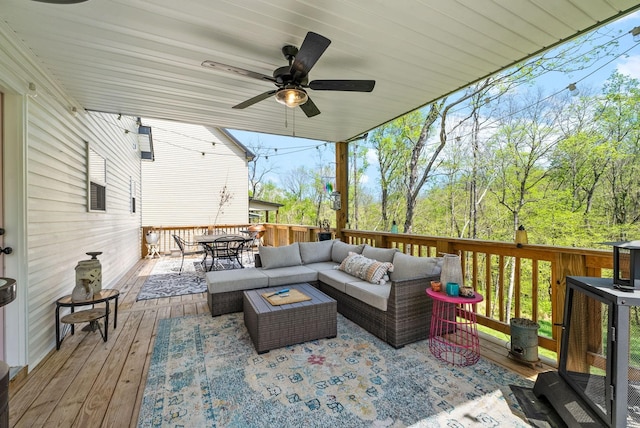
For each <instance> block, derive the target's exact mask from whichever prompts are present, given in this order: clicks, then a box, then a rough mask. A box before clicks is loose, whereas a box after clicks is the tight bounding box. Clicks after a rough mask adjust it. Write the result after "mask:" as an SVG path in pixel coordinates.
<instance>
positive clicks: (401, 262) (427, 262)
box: [389, 252, 442, 281]
mask: <svg viewBox="0 0 640 428" xmlns="http://www.w3.org/2000/svg"><path fill="white" fill-rule="evenodd" d="M393 266H394V267H395V269H394V271H393V272H392V273H391V274H390V275H389V278H390V279H391V280H392V281H400V280H403V279H413V278H420V277H426V276H431V275H439V274H440V271H441V270H442V257H414V256H410V255H408V254H403V253H401V252H397V253H396V254H395V255H394V256H393Z"/></svg>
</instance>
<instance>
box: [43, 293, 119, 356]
mask: <svg viewBox="0 0 640 428" xmlns="http://www.w3.org/2000/svg"><path fill="white" fill-rule="evenodd" d="M118 296H120V291H118V290H115V289H112V288H106V289H102V290H100V291H99V292H97V293H96V294H94V295H93V297H92V298H91V299H89V300H82V301H74V300H72V299H71V294H69V295H68V296H64V297H61V298H59V299H58V300H56V349H58V350H59V349H60V344H61V343H62V340H63V337H60V336H61V335H60V323H63V324H70V325H71V334H74V333H75V327H74V324H78V323H89V326H88V327H89V331H95V330H96V329H98V330H99V331H100V334H101V335H102V340H104V341H105V342H106V341H107V339H108V337H109V314H110V313H111V308H110V304H109V303H110V301H111V300H115V305H114V306H113V313H114V314H113V328H114V329H115V328H116V327H117V325H118ZM98 303H104V305H105V306H104V308H96V307H95V305H96V304H98ZM82 306H91V309H85V310H81V311H78V312H76V311H75V308H77V307H82ZM60 308H71V313H69V314H67V315H65V316H63V317H62V318H60ZM101 318H104V332H103V331H102V329H100V326H99V324H98V320H99V319H101Z"/></svg>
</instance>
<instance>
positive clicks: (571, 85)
mask: <svg viewBox="0 0 640 428" xmlns="http://www.w3.org/2000/svg"><path fill="white" fill-rule="evenodd" d="M567 89H568V90H569V93H570V94H571V96H572V97H577V96H578V95H580V90H579V89H578V88H577V87H576V84H575V83H569V86H567Z"/></svg>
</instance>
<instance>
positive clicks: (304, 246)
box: [298, 240, 334, 265]
mask: <svg viewBox="0 0 640 428" xmlns="http://www.w3.org/2000/svg"><path fill="white" fill-rule="evenodd" d="M333 242H334V241H333V240H330V241H319V242H299V243H298V244H299V245H300V258H301V259H302V263H303V264H305V265H307V264H309V263H320V262H330V261H331V249H332V248H333Z"/></svg>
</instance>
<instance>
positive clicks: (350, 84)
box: [309, 80, 376, 92]
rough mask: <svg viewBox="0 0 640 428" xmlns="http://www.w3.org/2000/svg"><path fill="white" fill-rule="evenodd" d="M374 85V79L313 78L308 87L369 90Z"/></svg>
mask: <svg viewBox="0 0 640 428" xmlns="http://www.w3.org/2000/svg"><path fill="white" fill-rule="evenodd" d="M374 86H376V81H375V80H313V81H311V82H309V88H311V89H313V90H314V91H355V92H371V91H373V87H374Z"/></svg>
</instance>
